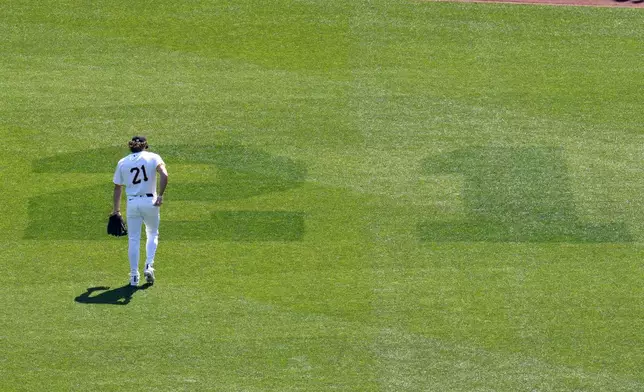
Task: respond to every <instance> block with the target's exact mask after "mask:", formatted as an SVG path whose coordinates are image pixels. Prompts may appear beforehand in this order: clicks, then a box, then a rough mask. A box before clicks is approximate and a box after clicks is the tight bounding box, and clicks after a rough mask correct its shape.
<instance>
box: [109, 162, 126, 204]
mask: <svg viewBox="0 0 644 392" xmlns="http://www.w3.org/2000/svg"><path fill="white" fill-rule="evenodd" d="M120 169H121V162H120V161H119V163H118V164H117V165H116V171H114V180H113V181H114V193H113V197H112V200H113V203H112V204H113V208H112V214H120V213H121V195H122V194H123V184H124V183H123V177H122V176H121V170H120Z"/></svg>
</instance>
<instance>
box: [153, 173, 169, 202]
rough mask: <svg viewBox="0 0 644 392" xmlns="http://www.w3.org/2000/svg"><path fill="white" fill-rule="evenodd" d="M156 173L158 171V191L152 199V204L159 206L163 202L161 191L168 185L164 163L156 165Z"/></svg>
mask: <svg viewBox="0 0 644 392" xmlns="http://www.w3.org/2000/svg"><path fill="white" fill-rule="evenodd" d="M157 173H159V193H158V194H157V199H156V200H155V201H154V205H155V206H157V207H159V206H160V205H161V204H163V192H165V188H166V187H167V186H168V170H167V169H166V168H165V164H164V163H160V164H159V165H158V166H157Z"/></svg>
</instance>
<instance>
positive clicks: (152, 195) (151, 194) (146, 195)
mask: <svg viewBox="0 0 644 392" xmlns="http://www.w3.org/2000/svg"><path fill="white" fill-rule="evenodd" d="M127 196H128V197H154V193H146V194H145V195H127Z"/></svg>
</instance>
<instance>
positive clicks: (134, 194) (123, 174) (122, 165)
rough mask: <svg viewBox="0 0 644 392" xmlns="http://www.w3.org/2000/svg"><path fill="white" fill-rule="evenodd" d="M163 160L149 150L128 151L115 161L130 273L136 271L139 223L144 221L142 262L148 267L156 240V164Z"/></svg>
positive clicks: (115, 174) (157, 237) (139, 235)
mask: <svg viewBox="0 0 644 392" xmlns="http://www.w3.org/2000/svg"><path fill="white" fill-rule="evenodd" d="M161 164H163V159H161V157H160V156H159V155H158V154H155V153H153V152H149V151H141V152H135V153H132V154H130V155H128V156H126V157H125V158H123V159H121V160H120V161H119V162H118V164H117V165H116V171H115V172H114V183H115V184H117V185H125V195H126V198H127V224H128V243H129V245H128V257H129V259H130V273H131V274H133V275H137V276H138V275H139V272H138V271H139V253H140V251H139V248H140V241H141V226H142V225H143V224H145V234H146V247H145V251H146V259H145V264H146V266H150V267H152V265H153V264H154V255H155V253H156V251H157V246H158V243H159V220H160V214H159V207H156V206H154V201H155V200H156V197H157V167H158V166H159V165H161Z"/></svg>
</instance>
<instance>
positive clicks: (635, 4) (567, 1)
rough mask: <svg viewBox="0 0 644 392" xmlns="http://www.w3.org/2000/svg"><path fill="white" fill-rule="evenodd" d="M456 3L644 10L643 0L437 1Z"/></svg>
mask: <svg viewBox="0 0 644 392" xmlns="http://www.w3.org/2000/svg"><path fill="white" fill-rule="evenodd" d="M438 1H457V2H466V3H515V4H542V5H567V6H589V7H630V8H644V0H438Z"/></svg>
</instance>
